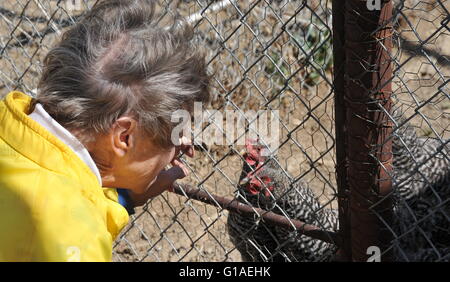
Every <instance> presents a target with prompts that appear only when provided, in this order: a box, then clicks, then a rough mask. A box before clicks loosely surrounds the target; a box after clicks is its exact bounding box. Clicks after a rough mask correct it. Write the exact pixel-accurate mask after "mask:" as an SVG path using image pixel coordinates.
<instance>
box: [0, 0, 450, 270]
mask: <svg viewBox="0 0 450 282" xmlns="http://www.w3.org/2000/svg"><path fill="white" fill-rule="evenodd" d="M95 2H96V1H95V0H92V1H91V0H17V1H12V0H6V1H2V3H1V4H0V30H1V32H0V95H1V96H3V95H5V94H6V93H8V92H9V91H11V90H13V89H20V90H22V91H24V92H26V93H28V94H30V95H34V89H35V88H36V86H37V82H38V79H39V74H40V72H41V69H42V60H43V58H44V56H45V54H46V53H47V52H48V51H49V50H50V49H51V48H52V46H54V44H55V43H56V42H57V40H58V39H59V36H60V35H61V33H62V32H64V30H65V29H67V28H68V27H70V26H71V25H72V24H74V23H75V22H76V21H77V19H78V18H79V17H80V16H82V15H83V13H84V12H85V11H86V10H87V9H89V8H90V7H92V5H94V4H95ZM157 2H158V4H157V6H158V14H159V15H160V16H161V18H160V20H161V23H163V22H164V21H165V20H168V19H170V18H171V17H173V16H175V15H176V14H180V15H181V16H182V17H184V18H185V19H186V20H187V21H189V22H190V23H191V24H192V25H193V26H194V29H195V41H196V42H197V43H198V44H199V45H201V46H202V47H204V48H205V50H206V57H207V58H206V60H207V62H208V68H209V71H210V73H212V74H213V85H212V87H211V95H212V97H213V98H212V102H211V104H210V105H208V108H210V109H214V110H216V111H225V110H234V111H237V112H245V111H249V110H255V111H256V110H267V111H269V112H273V113H276V115H275V120H276V122H278V123H279V125H280V132H281V134H280V142H279V146H278V147H277V148H276V150H275V152H274V153H273V154H272V155H271V157H269V161H267V163H266V164H265V165H264V166H267V167H269V166H270V169H271V170H270V171H271V173H273V175H271V178H272V179H275V180H276V181H277V183H276V184H275V188H274V190H273V191H271V192H270V193H269V196H268V197H266V198H264V199H262V198H259V197H252V196H250V195H248V193H246V191H245V188H244V186H243V185H240V182H241V180H242V171H243V170H244V171H245V170H246V169H247V170H248V168H246V165H245V161H246V160H245V158H244V157H243V153H244V152H245V146H243V145H237V144H238V143H237V142H232V144H231V145H227V146H219V145H215V144H205V143H206V142H203V143H200V144H197V146H196V156H195V158H193V159H188V158H186V159H185V162H186V164H187V166H188V167H189V169H190V171H191V174H190V176H189V177H187V178H185V179H183V180H181V181H179V183H180V184H189V185H190V186H192V187H196V188H198V189H199V190H200V191H202V192H203V193H206V195H212V196H219V197H225V198H227V199H230V201H234V202H237V203H242V204H246V205H249V206H252V207H254V208H255V209H254V211H255V212H254V214H253V215H243V214H241V213H239V212H229V211H228V210H227V209H226V208H224V207H223V205H221V204H219V203H218V202H215V201H214V200H212V201H211V202H210V203H208V204H207V203H204V202H202V201H198V200H194V199H190V198H188V197H186V195H185V196H183V195H180V194H183V191H182V188H180V189H181V190H180V193H179V194H175V193H170V192H165V193H163V194H162V195H160V196H158V197H156V198H154V199H151V200H150V201H148V202H147V203H146V204H145V205H144V206H143V207H139V208H137V209H136V213H135V214H134V215H132V216H131V217H130V223H129V224H128V226H127V227H125V228H124V230H123V231H122V233H121V234H120V236H119V237H118V238H117V240H116V242H115V243H114V253H113V259H114V260H115V261H241V260H246V261H325V260H331V259H333V258H334V257H335V254H336V252H337V249H338V248H337V247H336V246H335V245H334V244H331V243H329V242H324V241H322V240H319V239H314V238H312V237H309V236H307V235H302V234H301V233H302V232H303V230H297V231H292V230H289V229H287V228H280V227H277V226H276V225H273V224H269V223H268V222H267V221H266V220H265V219H264V216H263V215H262V214H261V211H260V210H259V209H258V208H261V209H263V210H265V211H270V212H273V213H275V214H277V215H281V216H283V217H285V218H286V219H287V220H288V222H291V224H292V226H295V224H294V223H293V222H294V220H298V221H301V222H304V223H307V224H310V225H314V226H316V227H318V228H320V229H322V230H326V231H336V232H338V231H339V222H338V205H337V204H338V201H337V197H338V188H337V183H336V173H335V170H336V168H337V167H338V164H337V162H336V149H337V148H336V138H335V136H336V132H335V119H334V117H335V113H334V109H335V108H334V106H335V105H334V88H335V84H334V82H333V70H334V69H337V68H338V67H340V66H334V67H333V50H332V49H333V48H332V46H333V45H332V44H333V42H332V30H333V28H332V3H331V1H327V0H311V1H287V0H254V1H235V0H222V1H206V0H195V1H194V0H184V1H181V0H180V1H175V0H174V1H169V0H167V1H164V0H159V1H157ZM448 8H450V5H449V2H448V1H439V0H428V1H416V0H406V1H400V0H398V1H394V16H393V18H392V19H391V20H392V22H391V23H392V24H393V31H394V33H393V36H392V43H393V49H392V52H391V54H390V56H391V57H390V58H391V64H392V68H393V76H392V78H391V79H389V82H390V83H391V84H392V95H391V97H392V100H393V102H394V109H395V110H394V111H393V112H389V114H390V117H391V119H390V120H391V122H392V124H393V128H394V135H393V136H392V139H393V140H394V145H393V153H394V154H393V166H394V169H393V173H392V175H391V176H392V181H393V191H394V194H395V195H394V198H395V199H396V201H395V204H394V211H395V214H394V217H395V218H394V221H393V222H392V223H390V224H389V226H387V228H388V229H389V230H390V232H392V235H393V238H394V239H393V241H392V243H391V245H390V248H391V249H393V250H395V254H396V258H397V259H399V260H432V261H439V260H448V258H449V253H450V252H449V251H448V250H449V242H450V235H449V232H450V231H449V230H450V228H449V207H450V204H449V197H448V195H449V187H450V176H449V175H450V174H449V170H450V159H449V154H448V150H449V146H450V145H449V142H448V140H449V137H450V130H449V118H450V94H449V89H448V87H449V86H448V85H449V84H448V82H449V77H448V76H449V66H450V64H449V63H450V62H449V59H450V57H449V56H450V49H449V47H448V46H450V37H449V25H448V23H449V21H450V13H449V11H448ZM364 20H366V19H364V18H361V19H359V23H361V24H363V23H364ZM355 22H358V21H355ZM346 32H351V30H346ZM358 63H360V62H355V64H358ZM210 115H211V116H212V115H213V114H212V111H211V112H210ZM252 122H253V121H252V120H247V123H250V124H251V123H252ZM209 126H210V127H211V126H213V127H214V126H216V125H215V124H214V122H212V123H211V124H210V125H209ZM207 128H208V125H205V126H204V127H203V130H204V131H205V130H207ZM395 140H397V141H395ZM234 141H236V140H234ZM396 146H397V147H396ZM340 165H343V164H339V166H340ZM260 180H261V179H260ZM180 187H183V186H182V185H181V186H180ZM372 204H373V205H375V206H376V204H377V203H372ZM294 229H295V228H294ZM297 229H298V228H297Z"/></svg>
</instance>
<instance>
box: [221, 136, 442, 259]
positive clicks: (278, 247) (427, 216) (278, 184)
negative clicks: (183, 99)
mask: <svg viewBox="0 0 450 282" xmlns="http://www.w3.org/2000/svg"><path fill="white" fill-rule="evenodd" d="M403 143H405V144H408V145H407V146H408V147H409V148H411V149H410V151H411V152H412V153H413V154H415V155H416V156H419V157H418V158H417V159H416V161H418V159H421V160H428V158H429V156H430V154H433V153H432V152H433V149H432V148H433V143H432V144H430V145H427V143H426V142H425V141H424V140H421V138H418V137H417V136H416V135H415V132H414V130H412V129H411V128H408V127H406V128H405V129H404V130H401V131H397V132H396V133H395V136H394V144H393V152H394V167H395V169H394V173H393V178H394V191H395V197H394V198H395V205H394V222H393V226H392V230H393V231H394V233H395V236H394V237H395V238H396V239H395V240H394V241H393V247H394V256H395V259H396V260H401V261H422V260H423V261H427V260H442V259H446V258H445V257H443V255H445V254H448V253H445V252H446V250H448V249H449V242H450V240H449V237H448V234H449V230H450V229H449V228H448V226H449V220H448V207H446V208H444V206H445V203H446V202H445V201H447V202H448V200H449V199H448V194H445V191H448V187H445V185H448V170H449V166H448V165H447V166H443V167H440V170H441V171H439V172H434V171H432V170H431V169H430V170H427V169H428V168H429V167H436V166H440V165H442V164H446V163H445V161H444V160H445V156H442V157H441V158H438V159H436V160H435V159H433V157H431V159H430V160H431V161H436V164H431V165H428V164H426V165H424V167H425V168H424V169H423V173H424V174H426V175H427V176H429V177H430V180H429V181H428V182H425V183H424V182H421V183H422V185H419V184H417V182H414V181H409V178H410V177H418V176H416V175H415V174H414V171H413V172H410V170H411V169H414V168H415V167H416V166H413V163H411V161H410V160H409V158H408V157H407V156H405V153H404V151H402V148H404V147H405V146H404V144H403ZM262 148H263V147H262V146H260V145H256V146H255V145H253V144H251V142H247V144H246V153H245V154H244V160H245V161H244V165H243V170H242V173H241V177H240V185H239V186H238V195H237V199H238V200H239V201H241V202H244V203H246V204H250V205H252V206H255V207H259V208H262V209H265V210H270V211H273V212H275V213H277V214H280V215H284V216H286V217H288V218H291V219H297V220H300V221H303V222H305V223H308V224H313V225H316V226H319V227H321V228H322V229H324V230H328V231H336V230H338V212H337V210H335V209H329V208H324V207H322V205H321V204H320V202H319V201H318V199H317V197H316V196H315V195H314V193H313V191H312V190H311V189H310V188H309V187H308V186H307V185H306V184H305V183H303V182H300V181H299V182H295V183H292V180H291V179H290V178H289V177H288V176H287V174H286V173H285V172H284V171H283V169H282V168H281V166H280V165H279V164H278V160H277V158H276V157H275V156H270V157H263V156H262V154H261V150H262ZM439 148H440V147H434V150H435V151H436V150H439ZM427 154H428V155H427ZM423 155H425V157H424V156H423ZM430 160H428V161H430ZM441 162H442V163H441ZM408 169H409V170H408ZM421 172H422V171H421ZM421 172H416V173H421ZM408 173H409V178H408V177H407V176H405V174H408ZM411 175H412V176H411ZM399 180H400V181H399ZM446 181H447V182H446ZM440 185H441V186H440ZM442 185H444V186H442ZM430 187H434V188H433V189H430ZM430 191H439V193H440V194H437V195H433V196H430V193H431V194H433V193H432V192H430ZM439 195H440V196H443V197H445V198H440V197H439ZM439 201H440V202H439ZM447 206H448V204H447ZM227 225H228V230H229V234H230V237H231V239H232V242H233V243H234V244H235V246H236V248H237V249H238V250H239V251H240V252H241V254H242V257H243V259H244V260H246V261H266V260H271V261H327V260H330V259H331V258H332V257H333V256H334V254H335V253H336V251H337V247H336V246H335V245H332V244H329V243H326V242H323V241H321V240H316V239H313V238H310V237H308V236H304V235H301V234H298V233H297V232H292V231H289V230H286V229H283V228H277V227H274V226H270V225H267V224H265V223H264V221H263V220H262V219H261V218H259V217H257V216H255V217H253V218H248V217H243V216H241V215H239V214H236V213H230V215H229V218H228V223H227ZM429 240H431V242H432V244H430V242H429ZM447 259H448V258H447Z"/></svg>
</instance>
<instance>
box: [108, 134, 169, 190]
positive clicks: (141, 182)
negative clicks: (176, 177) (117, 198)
mask: <svg viewBox="0 0 450 282" xmlns="http://www.w3.org/2000/svg"><path fill="white" fill-rule="evenodd" d="M174 157H175V147H171V148H167V149H162V148H160V147H158V146H156V145H155V144H153V142H151V141H150V140H148V139H146V138H145V137H140V138H136V139H135V146H134V149H132V151H131V152H130V155H129V156H128V157H127V158H124V159H123V161H122V162H119V163H118V165H117V169H116V173H115V175H116V177H117V181H116V183H117V185H119V186H118V187H120V188H129V189H131V190H133V192H135V193H138V194H139V193H144V192H145V191H147V189H148V187H149V186H150V185H151V184H152V183H153V182H154V181H155V180H156V177H157V176H158V174H159V173H160V172H161V170H163V169H164V168H165V167H166V166H167V165H168V164H169V163H170V162H171V160H172V159H173V158H174Z"/></svg>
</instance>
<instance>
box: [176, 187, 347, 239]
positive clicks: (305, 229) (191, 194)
mask: <svg viewBox="0 0 450 282" xmlns="http://www.w3.org/2000/svg"><path fill="white" fill-rule="evenodd" d="M173 188H174V189H173V192H174V193H176V194H178V195H181V196H184V197H188V198H189V199H193V200H197V201H201V202H203V203H206V204H209V205H213V206H217V204H218V205H219V207H220V208H223V209H226V210H228V211H230V212H235V213H239V214H241V215H243V216H249V217H251V216H255V215H258V216H261V217H262V218H263V219H264V222H266V223H268V224H271V225H276V226H279V227H282V228H286V229H290V230H293V231H294V230H297V232H298V233H300V234H303V235H306V236H309V237H311V238H314V239H318V240H322V241H325V242H328V243H331V244H336V245H337V246H340V245H341V241H342V240H341V237H340V235H339V234H338V233H336V232H332V231H326V230H322V229H320V228H319V227H317V226H314V225H311V224H306V223H304V222H302V221H299V220H295V219H288V218H286V217H284V216H282V215H279V214H276V213H274V212H270V211H266V210H263V209H260V208H256V207H252V206H250V205H247V204H244V203H241V202H239V201H237V200H236V199H229V198H225V197H221V196H216V195H211V194H208V193H206V192H205V191H202V190H200V189H198V188H193V187H191V186H190V185H187V184H174V185H173Z"/></svg>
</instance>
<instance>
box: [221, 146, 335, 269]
mask: <svg viewBox="0 0 450 282" xmlns="http://www.w3.org/2000/svg"><path fill="white" fill-rule="evenodd" d="M246 150H247V152H246V153H245V154H244V160H245V161H244V165H243V170H242V174H241V178H240V183H241V185H239V186H238V195H237V199H238V200H239V201H241V202H244V203H246V204H250V205H252V206H255V207H259V208H262V209H265V210H270V211H273V212H275V213H278V214H282V215H287V216H288V217H289V218H292V219H298V220H301V221H304V222H307V223H309V224H315V225H317V226H321V227H322V228H324V229H327V230H337V212H336V211H335V210H331V209H323V208H322V207H321V205H320V203H319V201H318V200H317V198H316V197H315V195H314V193H313V192H312V191H311V190H310V189H309V188H308V187H307V186H306V184H304V183H302V182H299V183H296V184H294V185H293V186H292V187H291V185H290V183H291V181H290V179H289V178H288V177H287V175H286V174H285V173H284V172H283V170H282V169H281V167H280V166H279V165H278V162H277V159H276V158H275V157H268V158H267V157H263V156H262V154H261V146H254V145H252V144H251V142H249V141H247V144H246ZM269 183H270V185H269ZM227 225H228V231H229V234H230V237H231V239H232V242H233V243H234V244H235V246H236V248H237V249H238V250H239V251H240V252H241V255H242V257H243V260H246V261H266V260H270V261H321V260H328V259H329V258H330V257H331V254H333V253H334V252H335V251H336V247H334V245H331V244H329V243H325V242H323V241H321V240H316V239H312V238H310V237H308V236H295V232H289V231H288V230H285V229H282V228H276V227H274V226H271V225H267V224H265V223H264V222H263V221H262V220H261V218H258V217H257V216H255V217H253V218H248V217H244V216H241V215H239V214H237V213H230V215H229V217H228V222H227Z"/></svg>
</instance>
